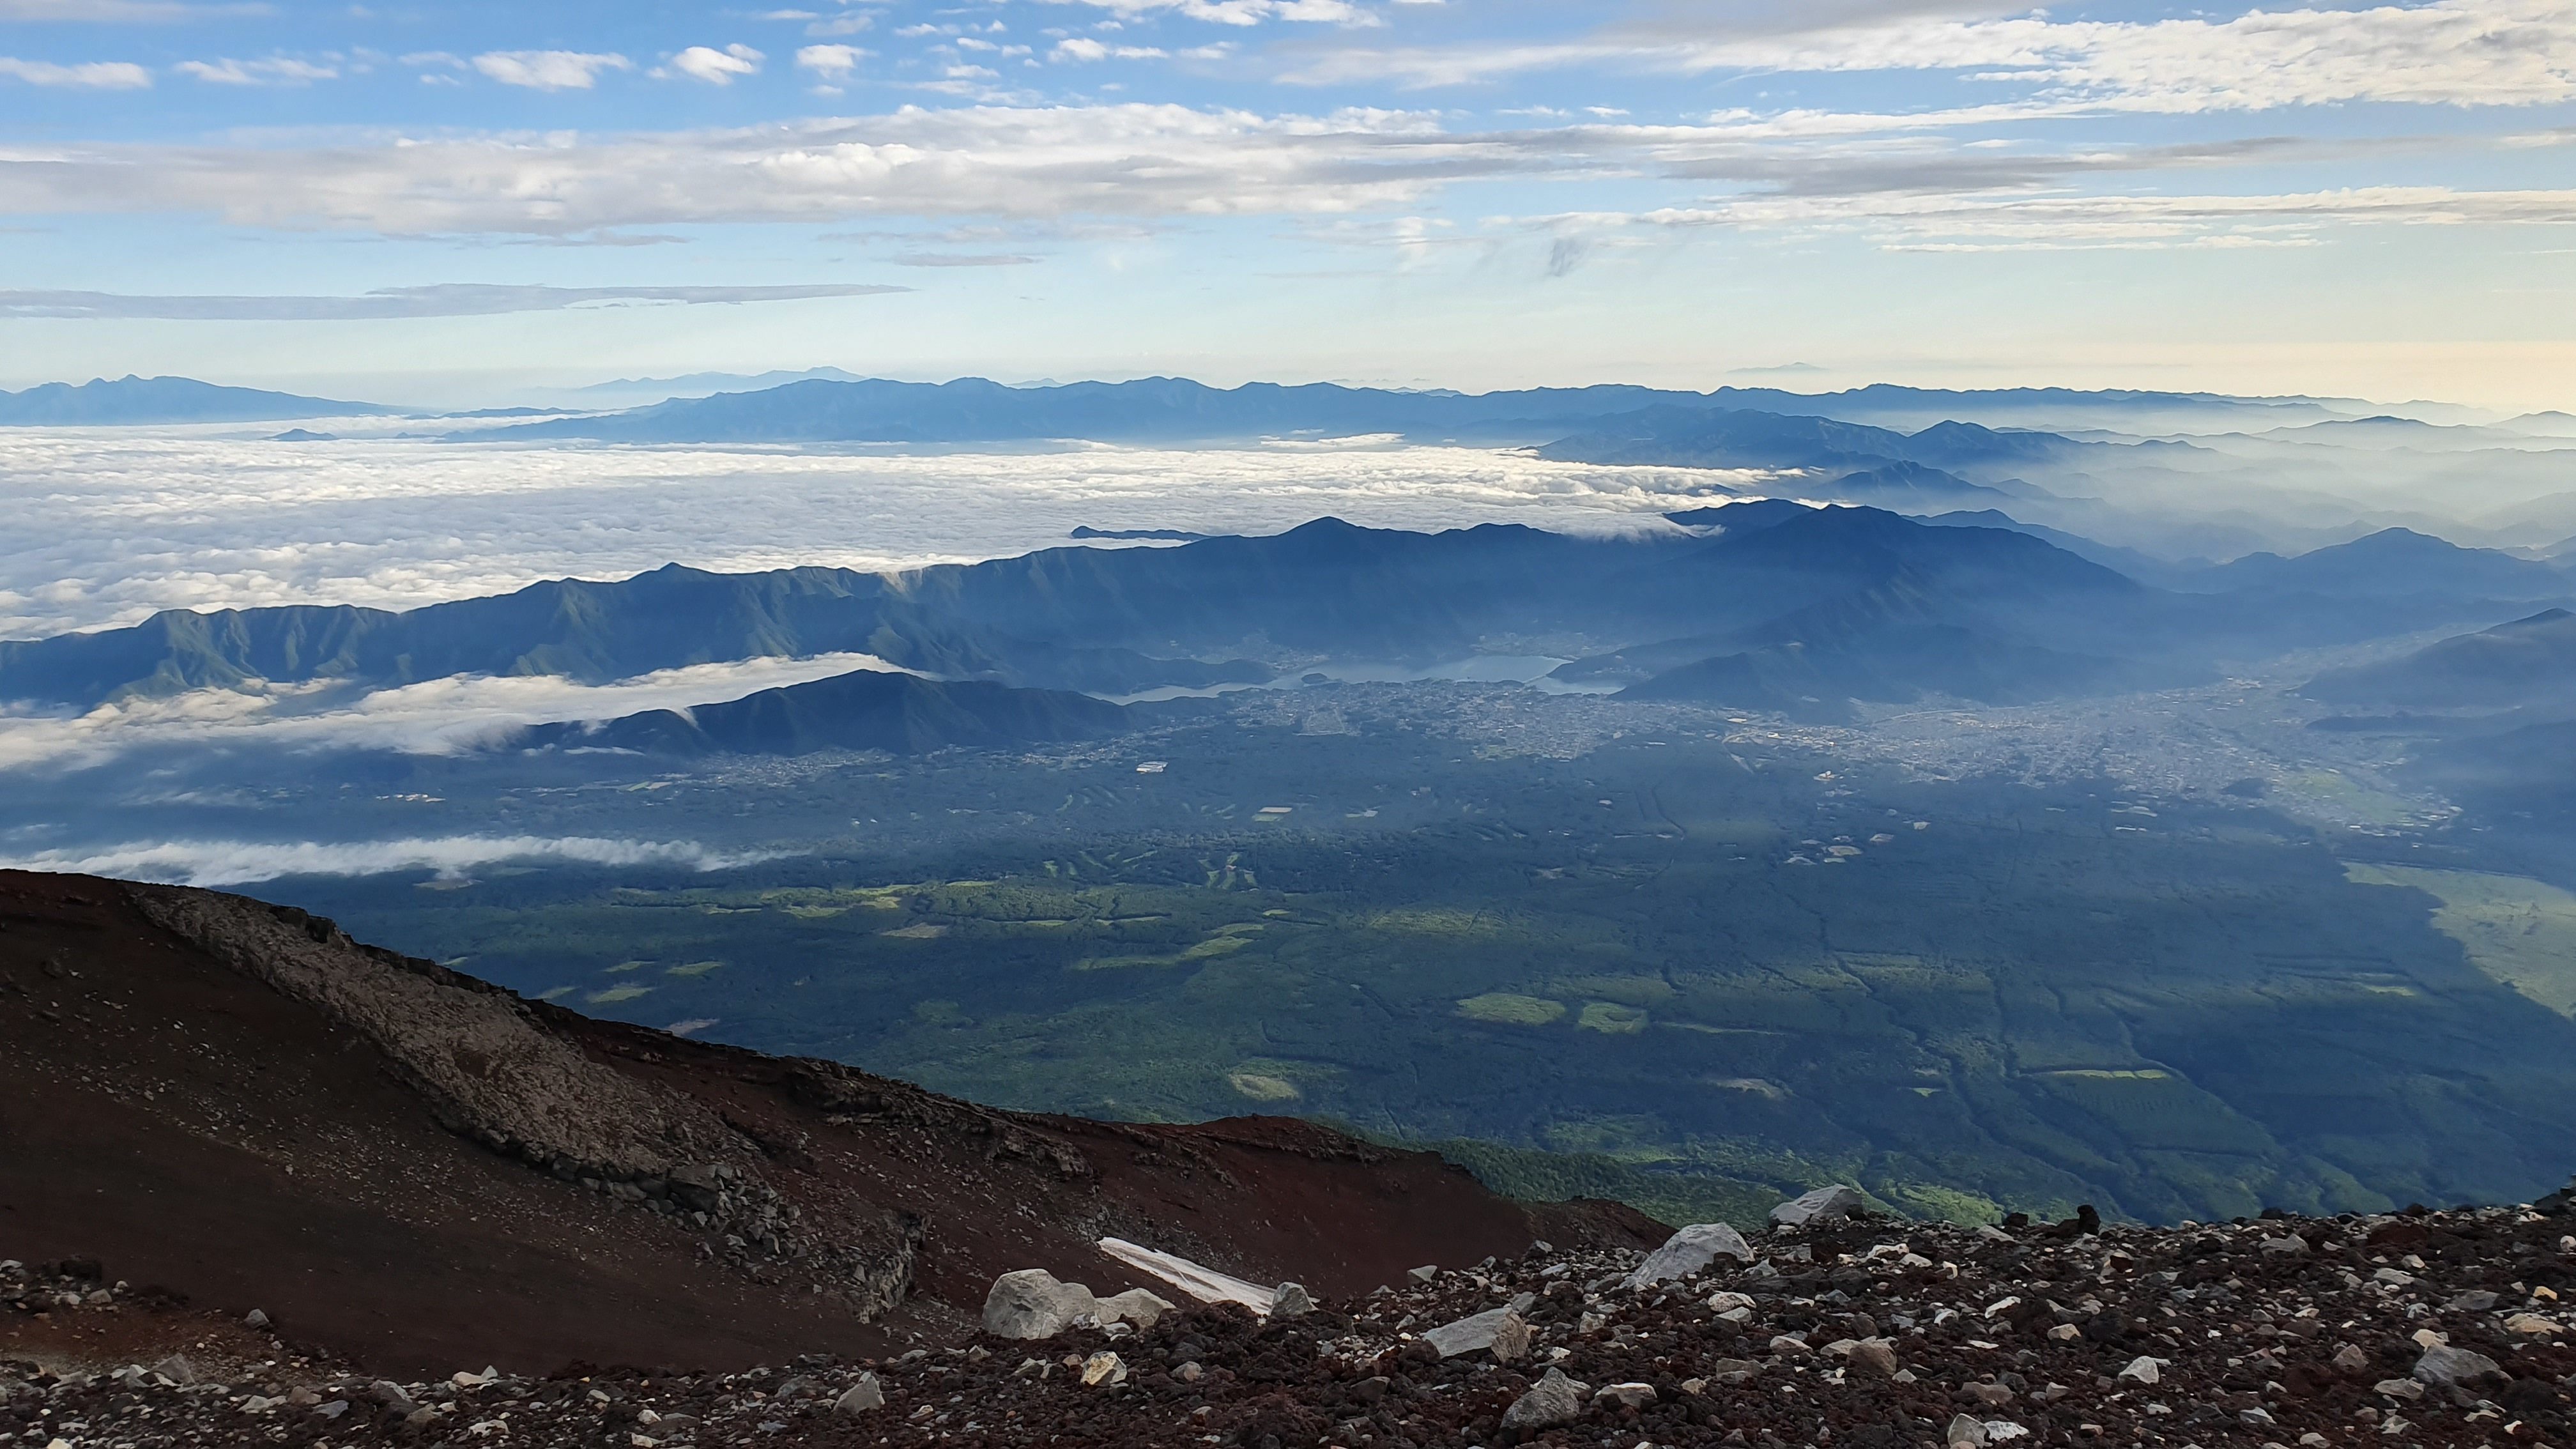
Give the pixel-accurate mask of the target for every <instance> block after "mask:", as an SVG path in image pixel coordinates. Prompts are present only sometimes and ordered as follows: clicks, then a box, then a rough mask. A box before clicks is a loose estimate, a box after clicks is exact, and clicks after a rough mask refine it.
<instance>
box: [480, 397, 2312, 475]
mask: <svg viewBox="0 0 2576 1449" xmlns="http://www.w3.org/2000/svg"><path fill="white" fill-rule="evenodd" d="M767 380H768V379H766V378H754V379H745V380H744V381H746V382H751V383H760V382H766V381H767ZM669 381H670V382H671V383H672V384H673V385H674V387H675V388H676V387H677V386H678V385H679V384H682V383H689V382H694V381H702V379H686V378H675V379H670V380H669ZM609 386H614V387H625V386H630V384H613V385H609ZM2026 408H2040V409H2049V410H2054V411H2058V412H2067V411H2070V410H2073V411H2075V412H2077V413H2079V414H2081V415H2082V416H2086V417H2092V416H2095V415H2102V416H2122V415H2125V414H2127V413H2130V412H2140V411H2144V412H2151V413H2155V414H2157V415H2162V414H2165V413H2172V412H2176V411H2180V412H2192V411H2194V410H2201V411H2207V410H2211V409H2216V410H2218V411H2219V412H2221V413H2224V414H2226V415H2228V416H2230V417H2233V416H2234V415H2235V414H2236V413H2238V412H2243V413H2246V414H2248V415H2249V416H2253V417H2258V418H2260V419H2262V420H2263V421H2264V422H2266V423H2269V424H2272V425H2279V424H2283V423H2293V422H2313V421H2320V420H2324V419H2328V418H2333V417H2336V416H2338V415H2339V414H2338V413H2337V412H2336V411H2335V410H2333V409H2330V408H2327V407H2324V406H2321V405H2319V404H2317V403H2315V402H2313V401H2311V400H2305V399H2289V400H2247V399H2221V398H2214V397H2205V396H2201V395H2197V394H2174V393H2109V392H2105V393H2078V392H2071V391H2065V390H2055V389H2011V390H2004V391H1996V392H1985V393H1962V392H1948V391H1940V390H1934V389H1924V388H1900V387H1886V386H1877V387H1866V388H1859V389H1855V390H1852V391H1849V392H1842V393H1826V394H1809V393H1795V392H1786V391H1783V390H1780V389H1777V388H1732V387H1729V388H1718V389H1716V390H1714V391H1711V392H1705V393H1698V392H1684V391H1675V390H1670V389H1660V388H1647V387H1631V386H1622V385H1603V386H1596V387H1581V388H1538V389H1530V390H1526V391H1516V392H1491V393H1476V394H1471V393H1460V392H1449V391H1439V390H1434V391H1404V390H1397V389H1389V388H1365V387H1345V386H1341V385H1339V384H1334V383H1310V384H1305V385H1301V386H1282V385H1280V384H1276V383H1249V384H1246V385H1244V386H1242V387H1237V388H1213V387H1209V386H1207V385H1205V384H1203V383H1198V382H1193V381H1190V380H1189V379H1187V378H1170V377H1153V378H1141V379H1137V380H1135V381H1131V382H1115V383H1111V382H1078V383H1067V384H1060V385H1048V386H1039V387H1009V386H1006V385H1004V384H1001V383H997V382H991V381H988V380H986V379H983V378H960V379H957V380H955V381H952V382H944V383H917V382H892V381H887V380H885V379H879V378H868V379H860V380H842V379H841V378H836V377H830V376H808V377H806V378H804V379H803V380H799V381H793V382H787V383H785V384H784V385H781V386H770V387H760V388H757V389H752V390H746V391H740V392H719V393H717V394H716V395H714V396H711V397H674V398H671V399H670V400H668V401H665V402H661V403H657V404H654V405H652V406H649V407H641V408H635V409H632V410H629V411H626V412H619V413H612V414H608V415H604V416H596V417H583V418H564V419H559V420H553V421H548V422H542V423H532V424H528V425H526V426H523V427H519V428H514V429H509V430H506V431H504V432H502V433H500V434H496V435H491V436H502V437H525V438H593V439H603V440H608V441H616V442H631V443H726V442H762V443H799V442H802V443H814V442H858V443H993V442H1027V441H1035V440H1042V439H1069V438H1083V439H1092V440H1098V441H1107V442H1130V443H1144V442H1164V443H1183V442H1215V441H1225V440H1241V439H1246V438H1255V437H1273V436H1289V435H1300V434H1303V435H1321V436H1351V435H1359V434H1368V433H1398V434H1404V435H1407V436H1413V437H1421V438H1438V439H1459V440H1475V441H1483V442H1519V443H1545V442H1550V441H1554V440H1558V439H1563V438H1566V437H1568V436H1569V435H1579V436H1584V437H1587V438H1588V437H1590V436H1591V435H1592V434H1593V433H1595V432H1602V431H1606V432H1608V433H1609V434H1611V435H1612V436H1613V437H1614V438H1617V439H1626V438H1629V437H1631V436H1632V435H1633V433H1634V430H1635V428H1636V427H1637V426H1638V424H1637V423H1636V422H1635V421H1634V420H1635V418H1636V417H1637V415H1640V414H1656V415H1660V414H1661V413H1663V412H1664V411H1666V410H1669V411H1670V412H1673V413H1678V414H1703V413H1707V412H1710V411H1712V410H1715V411H1725V412H1742V413H1753V414H1775V415H1780V416H1784V417H1795V418H1804V419H1808V420H1810V421H1815V420H1822V419H1826V418H1842V419H1849V418H1854V417H1879V416H1887V415H1897V416H1918V415H1920V416H1927V417H1929V418H1930V419H1931V420H1932V422H1933V424H1934V425H1933V426H1932V427H1930V428H1929V429H1928V435H1925V434H1918V435H1916V436H1917V439H1918V441H1917V442H1916V443H1915V444H1914V445H1913V446H1912V447H1910V448H1907V449H1903V450H1898V451H1890V450H1889V448H1888V447H1887V446H1884V445H1881V444H1879V443H1877V442H1876V440H1870V441H1867V442H1864V441H1863V440H1862V439H1860V438H1857V437H1856V438H1854V439H1852V440H1851V442H1852V444H1853V445H1852V446H1846V447H1842V448H1840V449H1839V450H1836V449H1831V448H1828V449H1826V450H1825V451H1828V452H1835V451H1838V452H1839V453H1840V454H1841V455H1842V456H1844V457H1846V458H1850V459H1867V460H1873V461H1875V460H1882V459H1885V460H1896V461H1905V462H1915V463H1921V464H1923V465H1925V466H1927V467H1936V468H1947V467H1956V466H1960V465H1962V464H1965V463H1969V462H1973V461H1990V460H1993V459H1996V458H2001V457H2012V456H2018V457H2044V456H2050V455H2051V451H2050V450H2052V449H2055V448H2059V447H2064V446H2072V445H2069V444H2067V443H2066V442H2065V440H2063V439H2051V438H2046V437H2035V438H2029V439H2023V440H2019V441H2015V442H2009V443H2006V442H2002V441H2000V439H1999V435H1997V434H1995V433H1994V432H1993V430H1991V429H1988V428H1986V427H1983V426H1980V425H1979V424H1977V423H1975V422H1972V421H1967V422H1963V421H1944V420H1954V419H1958V418H1961V417H1967V416H1974V415H1979V414H1984V413H1996V414H2001V415H2009V414H2011V413H2013V412H2014V411H2015V410H2017V409H2026ZM1613 420H1617V421H1613ZM1647 425H1648V426H1650V427H1651V426H1654V424H1653V420H1652V419H1651V418H1650V419H1649V420H1648V424H1647ZM1846 426H1858V425H1857V424H1850V423H1846ZM1895 436H1899V437H1902V436H1904V435H1903V434H1897V435H1895ZM2001 436H2003V437H2008V436H2009V435H2001ZM1587 451H1589V450H1587ZM1817 451H1818V450H1817V449H1816V448H1815V447H1812V446H1808V447H1803V448H1801V449H1800V450H1799V451H1798V453H1797V456H1798V458H1799V459H1800V460H1801V462H1800V464H1799V465H1800V466H1804V461H1803V460H1804V459H1805V458H1806V457H1807V456H1808V455H1810V454H1813V453H1815V452H1817ZM1727 466H1736V465H1732V464H1730V465H1727Z"/></svg>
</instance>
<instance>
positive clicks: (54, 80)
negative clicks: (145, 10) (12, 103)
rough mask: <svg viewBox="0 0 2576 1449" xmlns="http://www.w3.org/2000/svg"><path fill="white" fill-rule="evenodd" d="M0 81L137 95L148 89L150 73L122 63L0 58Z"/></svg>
mask: <svg viewBox="0 0 2576 1449" xmlns="http://www.w3.org/2000/svg"><path fill="white" fill-rule="evenodd" d="M0 77H5V78H7V79H9V80H16V81H24V82H26V83H27V84H28V85H31V86H48V87H53V88H58V89H69V90H91V91H139V90H149V89H150V88H151V86H152V72H150V71H148V70H145V69H144V68H143V67H141V66H139V65H135V64H133V63H131V62H129V61H122V60H94V61H87V62H84V63H82V64H79V65H56V64H55V63H54V62H52V61H50V60H19V59H17V58H16V57H14V56H7V55H0Z"/></svg>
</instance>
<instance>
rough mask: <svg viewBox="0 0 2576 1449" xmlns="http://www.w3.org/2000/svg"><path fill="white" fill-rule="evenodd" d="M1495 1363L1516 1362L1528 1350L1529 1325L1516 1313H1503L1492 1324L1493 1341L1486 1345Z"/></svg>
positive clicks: (1527, 1354) (1525, 1354) (1527, 1352)
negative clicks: (1500, 1318)
mask: <svg viewBox="0 0 2576 1449" xmlns="http://www.w3.org/2000/svg"><path fill="white" fill-rule="evenodd" d="M1487 1348H1488V1350H1489V1351H1490V1352H1491V1353H1492V1354H1493V1355H1494V1362H1496V1363H1517V1362H1519V1361H1520V1360H1521V1359H1524V1358H1527V1357H1528V1356H1529V1351H1530V1326H1529V1324H1528V1323H1527V1322H1525V1321H1523V1320H1522V1318H1521V1316H1520V1315H1519V1314H1517V1313H1509V1312H1507V1313H1505V1314H1504V1315H1503V1321H1502V1322H1501V1323H1499V1324H1496V1325H1495V1326H1494V1341H1493V1342H1492V1343H1491V1344H1489V1345H1487Z"/></svg>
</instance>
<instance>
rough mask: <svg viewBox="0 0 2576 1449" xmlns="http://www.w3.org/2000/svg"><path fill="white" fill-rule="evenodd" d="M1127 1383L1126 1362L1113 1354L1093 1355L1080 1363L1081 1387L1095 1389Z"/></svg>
mask: <svg viewBox="0 0 2576 1449" xmlns="http://www.w3.org/2000/svg"><path fill="white" fill-rule="evenodd" d="M1125 1382H1127V1361H1126V1360H1125V1359H1122V1358H1120V1357H1119V1356H1118V1355H1116V1354H1114V1353H1107V1352H1102V1353H1095V1354H1093V1355H1092V1356H1091V1357H1089V1358H1087V1359H1084V1360H1083V1361H1082V1386H1083V1387H1084V1388H1087V1389H1096V1388H1099V1387H1101V1386H1103V1385H1106V1384H1123V1383H1125Z"/></svg>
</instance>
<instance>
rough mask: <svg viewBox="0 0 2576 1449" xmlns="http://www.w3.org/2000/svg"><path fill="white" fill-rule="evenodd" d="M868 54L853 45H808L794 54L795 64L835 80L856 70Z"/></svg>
mask: <svg viewBox="0 0 2576 1449" xmlns="http://www.w3.org/2000/svg"><path fill="white" fill-rule="evenodd" d="M868 53H869V52H867V51H864V50H861V49H859V48H858V47H857V46H855V45H808V46H805V47H804V48H802V49H800V50H798V51H797V52H796V64H797V66H798V67H799V68H801V69H804V70H810V71H813V72H814V73H816V74H817V75H825V76H831V77H834V78H836V79H837V78H839V77H841V76H845V75H848V74H849V73H850V72H852V71H854V70H857V69H858V68H859V61H860V59H861V58H862V57H864V56H866V55H867V54H868Z"/></svg>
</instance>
